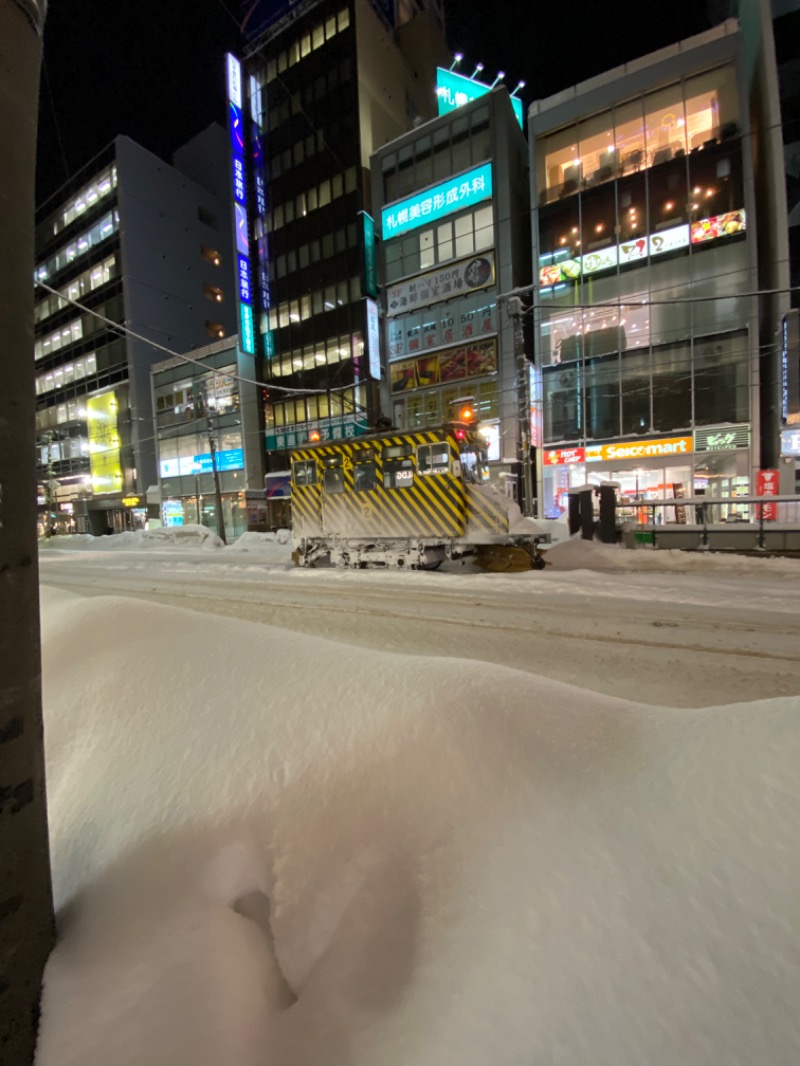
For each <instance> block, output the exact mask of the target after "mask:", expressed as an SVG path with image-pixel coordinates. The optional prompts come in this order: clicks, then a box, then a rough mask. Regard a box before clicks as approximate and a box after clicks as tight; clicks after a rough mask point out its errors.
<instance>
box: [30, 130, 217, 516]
mask: <svg viewBox="0 0 800 1066" xmlns="http://www.w3.org/2000/svg"><path fill="white" fill-rule="evenodd" d="M224 145H225V140H224V133H223V131H222V129H221V128H220V127H211V128H209V129H208V130H206V131H204V132H203V133H202V134H200V135H198V137H197V138H195V139H194V140H193V141H191V142H189V143H188V144H187V145H184V146H183V147H182V148H180V149H179V150H178V151H177V152H176V153H175V165H174V166H170V165H168V164H166V163H164V162H163V161H162V160H160V159H158V158H156V157H155V156H153V155H151V153H149V152H147V151H146V150H145V149H144V148H142V147H141V146H139V145H137V144H135V143H134V142H133V141H131V140H130V139H129V138H126V137H118V138H116V139H115V140H114V142H113V143H112V144H111V145H109V146H108V147H107V148H106V149H104V151H103V152H101V153H100V155H99V156H98V157H97V158H95V159H94V160H92V161H91V163H89V164H88V165H87V166H86V167H84V168H83V169H82V170H81V171H79V172H78V173H76V174H75V175H74V176H73V178H72V179H71V180H70V181H69V182H68V183H67V185H66V186H65V188H64V189H62V190H60V191H59V193H57V194H56V195H55V196H54V197H53V198H51V200H50V201H49V202H48V203H47V204H45V205H43V206H42V208H41V209H40V211H39V215H38V221H37V227H36V266H35V271H34V285H35V304H34V349H33V353H32V354H33V358H34V361H35V366H36V435H37V477H38V481H39V508H40V510H39V520H40V531H41V532H45V530H50V531H55V532H59V533H66V532H78V533H95V534H99V533H105V532H107V531H108V530H109V529H110V530H112V531H117V532H119V531H122V530H125V529H136V528H140V527H142V526H143V525H144V524H145V523H146V522H147V520H148V517H150V516H149V515H148V501H147V492H148V489H149V488H150V487H151V486H152V485H154V484H155V483H156V467H155V440H154V434H153V424H152V408H151V403H150V401H151V394H150V384H149V368H150V366H151V365H152V363H153V362H155V361H158V360H160V359H163V355H164V351H165V350H167V351H169V350H181V349H184V348H191V347H192V346H196V345H198V344H203V343H206V342H207V341H208V339H209V338H210V337H215V338H218V337H221V336H224V335H226V334H229V333H230V332H232V328H233V326H234V324H235V319H234V318H233V316H232V314H231V313H230V308H231V301H230V288H229V287H228V286H226V285H224V284H223V283H222V281H221V278H222V277H223V275H227V272H228V270H229V269H230V267H231V252H230V231H229V228H228V226H227V224H226V223H227V218H226V214H225V213H224V208H225V205H226V200H225V198H224V196H220V191H221V190H220V188H219V185H216V186H215V184H214V182H213V180H212V175H213V171H214V168H213V167H209V166H208V162H209V160H210V159H211V160H213V158H214V157H215V156H216V155H222V152H224ZM223 158H224V157H223ZM226 176H227V175H226V172H225V168H224V166H223V167H222V168H221V177H222V184H223V187H224V181H225V178H226ZM118 327H125V328H127V329H128V330H130V331H131V332H129V333H126V332H125V329H124V328H118ZM134 334H135V336H134ZM151 341H152V342H153V343H150V342H151Z"/></svg>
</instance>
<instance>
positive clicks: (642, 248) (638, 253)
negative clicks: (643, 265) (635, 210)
mask: <svg viewBox="0 0 800 1066" xmlns="http://www.w3.org/2000/svg"><path fill="white" fill-rule="evenodd" d="M686 243H687V244H688V243H689V239H688V234H687V239H686ZM637 259H647V237H640V238H639V239H638V240H636V241H628V242H627V243H626V244H621V245H620V246H619V261H620V263H635V262H636V260H637Z"/></svg>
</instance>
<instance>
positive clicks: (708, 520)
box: [617, 496, 800, 552]
mask: <svg viewBox="0 0 800 1066" xmlns="http://www.w3.org/2000/svg"><path fill="white" fill-rule="evenodd" d="M617 525H618V527H620V528H621V530H622V539H623V541H624V542H625V543H629V546H631V547H634V546H635V544H636V543H638V544H643V543H649V544H652V545H653V547H681V546H685V547H695V548H714V547H718V548H722V549H728V550H737V548H738V550H748V549H750V550H752V549H758V550H762V551H763V550H770V549H772V550H776V551H791V552H795V551H797V552H800V496H768V497H765V496H692V497H686V498H678V499H671V500H646V499H637V500H622V501H620V502H619V503H618V506H617ZM631 534H632V537H631ZM626 535H627V536H626ZM631 539H633V543H630V541H631ZM682 541H683V542H685V544H682V543H681V542H682Z"/></svg>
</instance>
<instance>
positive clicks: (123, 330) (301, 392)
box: [35, 278, 328, 396]
mask: <svg viewBox="0 0 800 1066" xmlns="http://www.w3.org/2000/svg"><path fill="white" fill-rule="evenodd" d="M35 284H36V285H38V286H39V287H40V288H42V289H45V290H46V291H47V292H49V293H52V294H53V295H54V296H58V297H59V298H60V299H62V300H64V301H65V302H66V303H69V304H72V305H73V306H74V307H77V308H78V309H79V310H80V311H83V312H84V313H85V314H87V315H93V316H94V317H95V318H97V319H99V320H100V321H101V322H104V323H105V324H106V325H107V326H110V327H111V328H112V329H114V330H116V331H117V332H118V333H119V334H120V335H121V336H127V337H132V338H133V339H134V340H138V341H142V342H143V343H144V344H149V345H150V347H151V348H155V349H156V350H157V351H160V352H164V353H165V354H167V355H169V356H171V357H172V358H173V359H180V360H182V361H183V362H185V363H191V364H193V365H194V366H199V367H200V368H201V370H203V371H205V373H206V374H214V375H216V374H218V373H221V371H219V370H217V369H215V368H214V367H210V366H208V364H207V363H204V362H202V360H200V359H193V358H192V356H190V355H185V354H183V353H182V352H176V351H173V349H172V348H167V347H166V345H164V344H159V343H158V341H154V340H151V339H150V338H149V337H145V336H143V335H142V334H141V333H136V332H135V331H134V330H132V329H129V328H128V327H127V326H123V325H122V323H120V322H115V321H114V320H113V319H111V318H107V317H106V316H105V315H101V314H100V312H99V311H95V310H93V309H92V308H91V307H87V306H86V304H82V303H81V302H80V301H79V300H75V299H74V298H73V297H71V296H64V295H63V294H62V293H60V292H58V290H57V289H54V288H52V287H51V286H50V285H48V284H47V283H46V282H44V281H40V280H39V279H38V278H37V279H35ZM225 376H226V377H232V378H234V379H235V380H236V381H239V382H241V383H242V384H245V385H255V386H256V388H259V389H265V388H267V389H276V390H277V391H278V392H283V393H286V394H287V396H307V395H321V396H325V395H327V393H328V390H327V389H289V388H286V387H285V386H283V385H273V384H272V383H271V382H269V383H267V382H264V381H256V380H255V379H254V378H246V377H244V376H243V375H241V374H226V375H225Z"/></svg>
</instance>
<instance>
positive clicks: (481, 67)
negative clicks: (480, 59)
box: [469, 63, 483, 81]
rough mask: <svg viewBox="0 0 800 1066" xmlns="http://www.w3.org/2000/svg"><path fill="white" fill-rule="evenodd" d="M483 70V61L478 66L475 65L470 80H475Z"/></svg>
mask: <svg viewBox="0 0 800 1066" xmlns="http://www.w3.org/2000/svg"><path fill="white" fill-rule="evenodd" d="M482 70H483V63H478V64H477V66H476V67H475V69H474V70H473V72H472V74H471V76H470V79H469V80H470V81H475V78H476V76H477V75H478V74H480V72H481V71H482Z"/></svg>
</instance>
